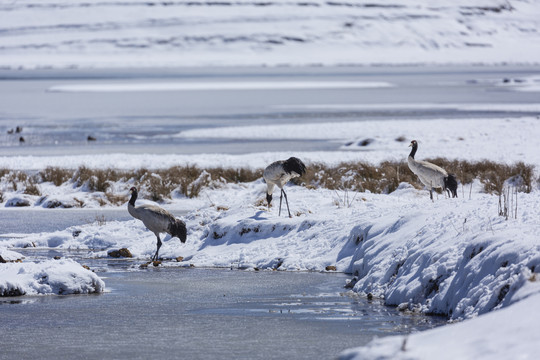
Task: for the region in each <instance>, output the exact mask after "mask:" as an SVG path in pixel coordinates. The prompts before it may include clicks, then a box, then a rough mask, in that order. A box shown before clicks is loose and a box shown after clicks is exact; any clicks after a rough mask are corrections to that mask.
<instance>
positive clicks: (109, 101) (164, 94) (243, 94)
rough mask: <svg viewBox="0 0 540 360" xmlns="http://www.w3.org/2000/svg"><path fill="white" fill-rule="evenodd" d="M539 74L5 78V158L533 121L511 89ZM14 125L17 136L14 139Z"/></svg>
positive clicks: (365, 71)
mask: <svg viewBox="0 0 540 360" xmlns="http://www.w3.org/2000/svg"><path fill="white" fill-rule="evenodd" d="M539 73H540V69H539V68H538V67H513V66H500V67H471V66H469V67H444V66H438V67H429V66H424V67H419V66H417V67H386V68H385V67H365V68H363V67H356V68H347V67H338V68H316V67H315V68H288V67H284V68H209V69H208V68H186V69H167V70H149V69H139V70H137V69H133V70H61V71H60V70H58V71H57V70H35V71H0V104H1V106H0V155H42V154H47V155H52V154H55V155H62V154H87V153H101V154H106V153H111V152H116V153H118V152H119V153H123V152H129V153H155V154H160V153H176V154H194V153H230V154H241V153H249V152H260V151H282V150H290V151H311V150H330V151H331V150H336V149H337V148H338V147H339V145H340V144H337V143H335V142H330V141H321V140H304V139H302V136H301V134H298V135H299V136H298V138H297V139H294V140H279V139H278V140H276V139H268V140H264V139H262V140H254V139H212V140H206V139H204V138H202V139H201V138H197V139H190V138H181V137H178V136H177V135H178V134H179V133H181V132H182V131H185V130H188V129H194V128H215V127H222V126H237V125H266V124H284V123H286V124H289V123H295V124H298V123H301V124H306V126H309V124H312V123H320V122H335V121H340V122H342V121H363V120H380V119H433V118H446V119H452V118H467V117H488V116H489V117H505V116H510V115H521V114H530V111H529V112H526V108H523V109H520V108H519V106H517V105H520V104H525V105H527V104H537V94H536V93H534V92H517V91H511V88H512V87H511V86H504V85H508V84H510V85H512V84H520V81H524V80H525V79H527V78H529V77H531V76H534V75H537V74H539ZM505 104H506V105H509V107H507V108H505V107H504V105H505ZM470 105H474V106H473V107H470ZM495 105H496V106H495ZM537 112H538V111H537V109H536V113H537ZM17 126H20V127H22V129H23V131H22V132H21V133H20V134H11V135H9V134H7V131H9V130H11V129H16V127H17ZM21 136H22V137H24V140H25V142H24V143H20V142H19V138H20V137H21ZM89 136H91V137H93V138H95V139H96V141H88V140H87V139H88V137H89Z"/></svg>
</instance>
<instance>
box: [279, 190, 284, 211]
mask: <svg viewBox="0 0 540 360" xmlns="http://www.w3.org/2000/svg"><path fill="white" fill-rule="evenodd" d="M282 201H283V189H281V196H280V197H279V214H278V216H281V202H282Z"/></svg>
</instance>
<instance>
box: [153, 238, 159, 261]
mask: <svg viewBox="0 0 540 360" xmlns="http://www.w3.org/2000/svg"><path fill="white" fill-rule="evenodd" d="M156 237H157V249H156V253H155V254H154V256H153V257H152V261H156V260H157V259H158V253H159V248H160V247H161V239H160V238H159V235H156Z"/></svg>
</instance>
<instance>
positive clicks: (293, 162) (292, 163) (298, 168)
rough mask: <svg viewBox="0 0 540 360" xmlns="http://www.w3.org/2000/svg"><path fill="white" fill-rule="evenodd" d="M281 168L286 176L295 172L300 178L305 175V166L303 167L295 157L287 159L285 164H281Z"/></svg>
mask: <svg viewBox="0 0 540 360" xmlns="http://www.w3.org/2000/svg"><path fill="white" fill-rule="evenodd" d="M283 168H284V170H285V172H286V173H288V174H290V173H292V172H295V173H297V174H298V175H299V176H302V175H304V174H305V173H306V165H304V163H303V162H302V160H300V159H298V158H295V157H290V158H288V159H287V160H286V161H285V163H283Z"/></svg>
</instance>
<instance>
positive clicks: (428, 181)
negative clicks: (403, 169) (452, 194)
mask: <svg viewBox="0 0 540 360" xmlns="http://www.w3.org/2000/svg"><path fill="white" fill-rule="evenodd" d="M407 163H408V164H409V169H411V171H412V172H413V173H414V174H415V175H416V176H418V178H419V179H420V182H422V184H424V185H425V186H426V187H428V188H444V178H445V177H447V176H448V173H447V172H446V170H444V169H443V168H441V167H439V166H437V165H435V164H432V163H429V162H427V161H421V160H420V161H418V160H415V159H414V158H413V157H411V156H410V155H409V157H408V158H407Z"/></svg>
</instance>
